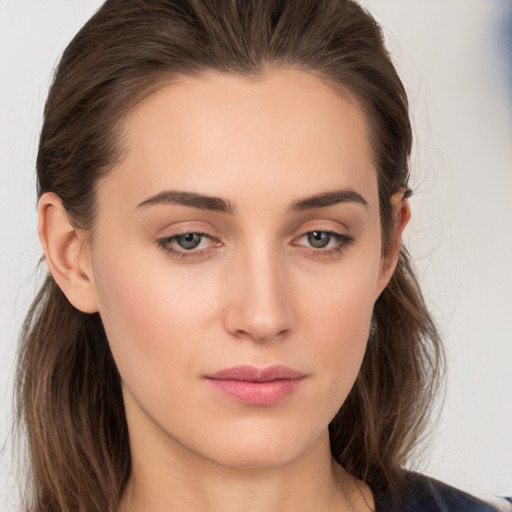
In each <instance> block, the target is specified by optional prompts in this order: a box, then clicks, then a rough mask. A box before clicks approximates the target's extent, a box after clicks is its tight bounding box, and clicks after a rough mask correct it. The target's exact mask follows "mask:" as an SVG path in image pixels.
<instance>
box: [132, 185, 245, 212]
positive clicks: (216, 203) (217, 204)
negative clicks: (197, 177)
mask: <svg viewBox="0 0 512 512" xmlns="http://www.w3.org/2000/svg"><path fill="white" fill-rule="evenodd" d="M156 204H178V205H182V206H189V207H191V208H199V209H201V210H210V211H212V212H220V213H235V207H234V206H233V205H232V204H231V203H230V202H229V201H226V200H225V199H221V198H220V197H212V196H205V195H203V194H196V193H194V192H178V191H173V190H165V191H164V192H160V193H159V194H156V195H154V196H152V197H150V198H148V199H146V200H144V201H142V203H140V204H138V205H137V208H146V207H147V206H152V205H156Z"/></svg>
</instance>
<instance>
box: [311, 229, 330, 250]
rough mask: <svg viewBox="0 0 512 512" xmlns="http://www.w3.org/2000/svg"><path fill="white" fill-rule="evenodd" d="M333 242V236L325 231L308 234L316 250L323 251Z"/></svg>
mask: <svg viewBox="0 0 512 512" xmlns="http://www.w3.org/2000/svg"><path fill="white" fill-rule="evenodd" d="M330 241H331V235H330V234H329V233H326V232H325V231H312V232H311V233H308V242H309V244H310V245H311V246H312V247H314V248H315V249H322V248H323V247H325V246H326V245H327V244H328V243H329V242H330Z"/></svg>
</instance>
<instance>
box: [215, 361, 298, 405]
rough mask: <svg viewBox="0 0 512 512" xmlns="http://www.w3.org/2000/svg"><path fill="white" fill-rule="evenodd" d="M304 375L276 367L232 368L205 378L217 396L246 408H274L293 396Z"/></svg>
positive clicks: (282, 367) (290, 369)
mask: <svg viewBox="0 0 512 512" xmlns="http://www.w3.org/2000/svg"><path fill="white" fill-rule="evenodd" d="M305 378H306V374H304V373H302V372H299V371H297V370H293V369H292V368H288V367H287V366H281V365H275V366H269V367H267V368H261V369H260V368H255V367H254V366H234V367H232V368H226V369H224V370H220V371H218V372H216V373H214V374H211V375H207V376H206V377H205V379H206V382H207V383H208V385H209V386H210V387H211V388H212V389H214V390H215V391H217V392H220V393H221V394H223V395H225V396H227V397H228V398H231V399H234V400H235V401H237V402H240V403H243V404H247V405H275V404H278V403H279V402H281V401H283V400H284V399H285V398H287V397H288V396H290V395H292V394H293V393H294V392H295V391H296V390H297V389H298V388H299V387H300V385H301V384H302V382H303V381H304V379H305Z"/></svg>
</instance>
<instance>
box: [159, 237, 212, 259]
mask: <svg viewBox="0 0 512 512" xmlns="http://www.w3.org/2000/svg"><path fill="white" fill-rule="evenodd" d="M156 243H157V245H158V246H159V247H161V248H162V249H163V250H164V251H166V252H167V253H168V254H171V255H172V256H175V257H176V258H180V259H181V258H188V257H193V256H200V255H204V253H205V252H206V251H208V250H209V249H211V248H213V247H215V246H219V245H221V243H220V242H219V241H218V240H216V239H214V238H213V237H211V236H210V235H207V234H206V233H198V232H193V231H191V232H189V233H181V234H179V235H172V236H169V237H165V238H159V239H157V240H156Z"/></svg>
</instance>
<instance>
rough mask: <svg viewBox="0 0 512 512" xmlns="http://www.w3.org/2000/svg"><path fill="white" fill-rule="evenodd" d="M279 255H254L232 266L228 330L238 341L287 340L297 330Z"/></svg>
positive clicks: (266, 251) (262, 252)
mask: <svg viewBox="0 0 512 512" xmlns="http://www.w3.org/2000/svg"><path fill="white" fill-rule="evenodd" d="M276 252H277V251H273V250H272V249H271V248H267V249H261V250H259V251H255V252H252V253H251V254H248V255H247V256H246V257H241V258H239V259H238V260H237V264H236V265H235V268H233V267H231V272H230V275H229V279H228V282H227V283H226V285H227V286H230V287H231V293H230V294H229V295H230V304H229V309H228V311H227V314H226V317H225V323H226V325H225V327H226V330H227V331H228V332H229V333H230V334H231V335H233V336H235V337H237V338H241V339H243V338H246V339H252V340H254V341H258V342H268V341H272V340H277V339H282V338H284V337H286V336H287V335H288V334H289V333H290V331H291V330H292V328H293V314H292V312H293V308H292V303H291V300H292V296H293V292H292V289H291V283H290V282H289V281H288V280H287V275H288V272H286V269H285V268H284V267H285V265H284V264H283V261H282V259H283V258H282V257H281V256H280V255H279V254H276Z"/></svg>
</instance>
